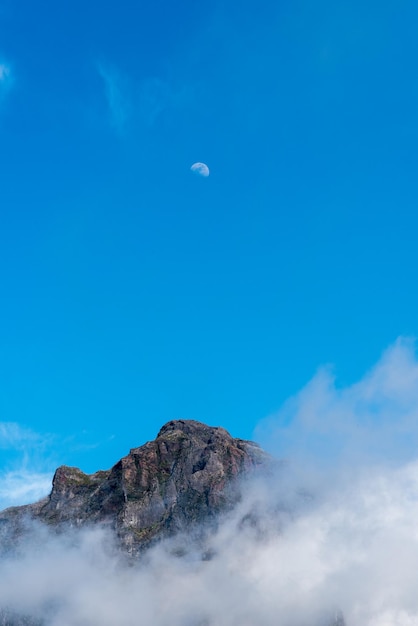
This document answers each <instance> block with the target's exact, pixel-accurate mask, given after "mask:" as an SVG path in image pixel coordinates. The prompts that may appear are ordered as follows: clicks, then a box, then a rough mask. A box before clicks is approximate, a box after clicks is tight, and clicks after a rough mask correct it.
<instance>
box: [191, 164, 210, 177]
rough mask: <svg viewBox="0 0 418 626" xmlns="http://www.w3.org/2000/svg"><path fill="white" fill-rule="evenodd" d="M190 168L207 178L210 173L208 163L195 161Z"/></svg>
mask: <svg viewBox="0 0 418 626" xmlns="http://www.w3.org/2000/svg"><path fill="white" fill-rule="evenodd" d="M190 169H191V170H192V172H194V173H195V174H197V175H198V176H203V178H207V177H208V176H209V174H210V172H209V168H208V166H207V165H206V163H193V165H192V167H191V168H190Z"/></svg>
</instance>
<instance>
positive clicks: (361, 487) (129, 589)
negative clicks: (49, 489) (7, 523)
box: [0, 340, 418, 626]
mask: <svg viewBox="0 0 418 626" xmlns="http://www.w3.org/2000/svg"><path fill="white" fill-rule="evenodd" d="M417 373H418V362H417V359H416V356H415V352H414V346H413V344H412V342H409V341H405V340H400V341H398V342H397V343H396V344H395V345H394V346H392V347H391V348H390V349H389V350H388V351H387V352H386V353H385V354H384V355H383V357H382V359H381V360H380V361H379V362H378V363H377V365H376V366H375V367H374V368H373V369H372V370H371V371H370V372H369V373H368V374H366V376H365V377H364V378H363V379H362V380H361V381H359V382H358V383H356V384H355V385H352V386H350V387H346V388H343V389H338V388H337V386H336V384H335V380H334V378H333V377H332V374H331V373H330V372H329V370H324V371H321V372H319V373H318V375H317V376H316V377H315V378H314V379H313V380H312V381H311V382H310V383H309V384H308V385H307V386H306V387H305V389H303V390H302V391H301V392H300V394H298V396H297V397H295V398H293V399H291V400H290V401H289V402H288V403H287V404H286V406H285V407H284V408H283V410H282V411H281V412H280V413H279V415H278V416H277V417H276V419H270V420H269V421H268V426H266V424H264V425H263V428H264V429H265V428H268V429H269V431H270V432H274V433H276V446H277V447H282V448H283V450H286V451H287V454H286V456H287V457H288V460H287V461H286V462H283V463H279V464H278V466H277V469H276V470H275V471H274V472H271V473H270V474H269V475H268V476H267V475H266V476H264V477H257V479H253V480H252V481H248V482H247V483H246V484H245V485H244V492H243V493H244V495H243V499H242V501H241V502H240V504H239V505H238V506H237V507H236V509H235V510H234V511H233V512H231V513H230V514H228V515H227V516H225V517H224V518H223V519H222V521H221V523H220V524H219V526H218V527H217V528H216V529H213V532H212V533H211V534H210V535H209V537H208V539H207V541H206V544H205V546H204V547H202V546H201V545H199V544H198V543H196V542H194V541H193V539H192V538H191V537H190V536H179V537H176V538H174V539H172V540H167V541H165V542H162V543H160V544H159V545H158V546H156V547H155V548H153V549H152V550H151V551H149V552H148V553H147V554H146V555H144V556H143V557H142V559H141V560H139V561H138V562H137V563H135V564H126V562H124V561H123V559H122V558H121V557H120V555H118V552H117V550H116V549H114V546H113V543H112V538H111V536H110V535H109V534H107V533H106V532H104V531H103V530H101V529H94V530H93V529H91V530H86V531H83V532H82V533H79V534H77V535H73V536H71V535H66V537H64V538H63V537H56V536H50V535H48V534H47V532H46V531H45V529H38V531H37V534H36V540H34V539H32V541H31V543H30V545H29V546H27V547H26V549H25V550H24V551H23V553H22V554H21V556H20V557H16V558H14V559H3V560H2V561H1V563H0V606H2V607H9V608H10V609H12V610H19V611H21V612H23V613H26V614H31V615H33V616H36V617H42V618H43V619H44V620H45V623H46V624H48V625H50V626H70V625H71V626H74V625H77V624H80V625H81V624H83V626H90V625H93V624H98V623H100V624H102V625H103V626H107V625H109V626H110V625H112V626H114V624H116V623H117V624H120V625H121V626H131V625H133V624H138V623H144V624H153V625H155V626H168V625H170V626H211V625H216V626H238V625H239V626H250V625H251V626H254V624H260V625H262V626H273V625H274V626H277V624H280V626H330V625H331V624H337V623H338V624H342V621H341V620H340V621H338V620H339V619H340V618H339V616H340V611H341V612H342V613H343V615H344V620H345V624H346V625H347V626H413V625H416V624H417V623H418V594H417V593H416V571H417V567H418V527H417V523H416V520H417V519H418V455H415V456H414V454H413V448H414V441H415V439H414V438H415V436H416V431H417V427H416V426H415V425H414V422H417V420H416V417H417V415H418V392H417V390H416V382H417ZM281 437H284V441H283V440H282V439H281ZM406 439H407V441H406ZM410 440H412V445H410ZM299 443H300V446H299V447H298V444H299ZM310 443H312V450H311V449H310V447H309V446H310ZM369 445H370V450H371V453H370V455H368V454H367V449H368V446H369ZM357 446H359V447H360V452H359V453H357V451H356V447H357ZM290 452H294V453H295V454H294V455H292V454H290ZM302 453H306V454H307V456H308V458H309V461H308V463H306V464H305V463H304V462H301V459H302V461H303V454H302ZM318 456H319V459H318ZM324 456H325V458H324ZM291 457H292V458H294V459H295V460H294V461H293V460H291ZM315 458H317V459H318V460H319V461H321V460H322V461H324V462H323V463H321V462H319V463H318V466H317V470H316V471H315V472H313V471H312V467H313V460H314V459H315ZM203 553H204V554H205V556H204V558H202V554H203Z"/></svg>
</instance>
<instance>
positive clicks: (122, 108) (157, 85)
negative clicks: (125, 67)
mask: <svg viewBox="0 0 418 626" xmlns="http://www.w3.org/2000/svg"><path fill="white" fill-rule="evenodd" d="M97 69H98V72H99V75H100V77H101V78H102V81H103V85H104V93H105V97H106V102H107V107H108V112H109V121H110V124H111V126H112V127H113V129H114V130H115V132H117V133H118V134H119V135H125V134H126V133H127V131H128V129H129V128H138V127H144V128H150V127H152V126H153V125H154V124H155V123H156V122H157V120H158V119H159V118H160V116H161V115H163V114H164V113H165V112H167V111H170V110H173V109H179V108H182V107H183V106H184V105H185V104H187V103H188V102H189V101H190V100H191V98H192V90H191V88H190V87H188V86H187V85H185V84H182V85H176V84H174V83H173V82H172V81H170V80H169V79H163V78H160V77H148V78H144V79H143V80H141V81H139V82H135V81H134V80H133V79H131V78H130V77H128V76H127V74H125V73H123V72H122V71H120V70H119V69H118V68H116V67H115V66H114V65H105V64H103V63H99V64H98V65H97Z"/></svg>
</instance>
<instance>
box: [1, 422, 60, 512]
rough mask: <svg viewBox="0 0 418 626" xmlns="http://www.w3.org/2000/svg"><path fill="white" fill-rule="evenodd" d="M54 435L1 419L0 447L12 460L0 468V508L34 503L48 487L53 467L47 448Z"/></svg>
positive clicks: (44, 493)
mask: <svg viewBox="0 0 418 626" xmlns="http://www.w3.org/2000/svg"><path fill="white" fill-rule="evenodd" d="M53 441H54V437H53V436H52V435H49V434H40V433H37V432H35V431H33V430H31V429H29V428H26V427H24V426H21V425H20V424H18V423H17V422H0V450H5V451H7V452H9V453H12V457H13V460H9V463H8V464H7V465H6V466H4V467H2V468H1V469H0V510H1V509H4V508H7V507H9V506H13V505H18V504H26V503H29V502H34V501H36V500H38V499H39V498H41V497H43V496H45V495H47V494H48V492H49V491H50V489H51V479H52V474H53V468H52V467H51V462H50V455H49V451H50V448H51V446H52V444H53Z"/></svg>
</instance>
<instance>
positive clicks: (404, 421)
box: [257, 338, 418, 463]
mask: <svg viewBox="0 0 418 626" xmlns="http://www.w3.org/2000/svg"><path fill="white" fill-rule="evenodd" d="M257 438H258V439H259V440H261V442H262V443H263V442H265V444H266V446H268V447H270V449H274V450H275V451H276V452H277V453H279V454H286V455H288V454H292V455H293V456H299V457H303V458H304V460H305V461H306V460H307V459H310V458H313V459H314V460H315V462H318V460H319V459H320V458H321V457H322V460H324V461H325V462H332V463H335V461H336V459H339V460H340V462H341V459H345V461H346V462H347V461H348V460H352V459H353V458H356V459H357V461H358V462H360V461H362V462H369V461H370V460H371V459H373V460H374V461H378V460H380V461H382V462H384V463H388V462H393V463H396V462H397V461H400V460H406V459H411V458H414V457H415V455H416V452H417V450H418V362H417V359H416V355H415V349H414V342H413V341H412V340H411V339H405V338H401V339H399V340H398V341H397V342H396V343H395V344H394V345H393V346H391V347H390V348H389V349H388V350H386V351H385V352H384V354H383V356H382V358H381V359H380V360H379V362H378V363H377V364H376V365H375V366H374V367H373V368H372V369H371V370H370V372H368V373H367V374H366V375H365V376H364V377H363V378H362V379H361V380H360V381H359V382H357V383H355V384H353V385H351V386H348V387H344V388H339V387H338V386H337V384H336V379H335V376H334V375H333V372H332V370H331V369H330V368H329V367H328V368H322V369H320V370H319V371H318V373H317V374H316V376H315V377H314V378H313V379H312V380H311V381H310V382H309V383H308V384H307V385H306V387H305V388H304V389H302V391H300V392H299V393H298V394H297V395H296V396H295V397H294V398H291V399H290V400H289V401H288V402H287V403H286V404H285V405H284V407H283V408H282V409H281V411H280V412H279V413H278V414H277V415H274V416H273V417H271V418H269V419H267V420H266V421H264V422H263V423H261V424H260V426H259V428H258V429H257Z"/></svg>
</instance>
